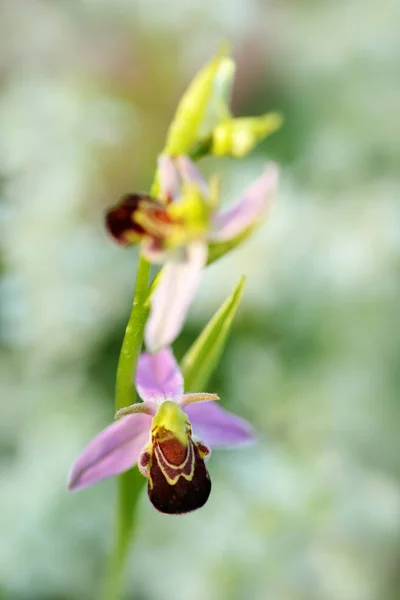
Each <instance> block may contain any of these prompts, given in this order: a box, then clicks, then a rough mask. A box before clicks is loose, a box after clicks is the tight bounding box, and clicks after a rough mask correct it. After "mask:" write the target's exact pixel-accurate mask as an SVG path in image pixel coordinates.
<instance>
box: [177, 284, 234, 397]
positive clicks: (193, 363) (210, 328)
mask: <svg viewBox="0 0 400 600" xmlns="http://www.w3.org/2000/svg"><path fill="white" fill-rule="evenodd" d="M244 281H245V277H244V276H243V277H241V278H240V280H239V282H238V284H237V286H236V288H235V289H234V291H233V293H232V294H231V295H230V296H229V298H227V300H225V302H224V303H223V304H222V306H221V307H220V308H219V309H218V310H217V312H216V313H215V314H214V316H213V317H212V318H211V320H210V321H209V322H208V323H207V325H206V326H205V327H204V329H203V331H202V332H201V333H200V335H199V337H198V338H197V340H196V341H195V342H194V343H193V344H192V346H191V347H190V348H189V350H188V351H187V352H186V354H185V356H184V357H183V359H182V361H181V369H182V373H183V378H184V382H185V392H196V391H198V390H202V389H205V387H206V384H207V381H208V379H209V378H210V376H211V374H212V372H213V371H214V369H215V368H216V367H217V365H218V362H219V359H220V357H221V355H222V351H223V349H224V346H225V344H226V341H227V339H228V335H229V332H230V329H231V327H232V323H233V319H234V317H235V314H236V311H237V309H238V307H239V303H240V300H241V297H242V294H243V286H244Z"/></svg>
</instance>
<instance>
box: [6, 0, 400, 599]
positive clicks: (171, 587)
mask: <svg viewBox="0 0 400 600" xmlns="http://www.w3.org/2000/svg"><path fill="white" fill-rule="evenodd" d="M399 22H400V4H399V2H398V0H384V1H383V2H376V1H374V0H319V1H318V0H279V1H277V0H275V1H274V0H270V1H266V2H262V1H261V0H229V1H228V0H225V1H220V2H216V1H215V0H213V1H212V0H203V1H202V2H199V1H198V0H185V1H181V2H180V1H179V0H170V1H169V2H162V1H160V0H97V2H95V1H94V0H81V1H78V0H64V1H62V0H58V1H57V0H47V1H45V0H43V1H39V0H2V3H1V8H0V50H1V51H0V74H1V98H0V175H1V181H0V188H1V190H0V191H1V205H0V223H1V236H0V244H1V246H0V248H1V249H0V252H1V254H0V259H1V278H0V345H1V346H0V352H1V365H0V370H1V388H0V389H1V397H2V400H1V415H0V481H1V485H0V597H1V599H2V600H85V599H88V600H90V599H96V598H98V593H99V588H100V585H101V581H102V578H103V574H104V566H105V560H106V556H107V554H108V552H109V549H110V546H111V541H112V533H113V516H114V505H113V503H114V499H115V482H114V481H106V482H103V483H101V484H98V485H96V486H95V487H93V488H92V489H88V490H86V491H83V492H81V493H78V494H68V493H67V492H66V489H65V484H66V478H67V474H68V471H69V468H70V465H71V463H72V461H73V460H74V459H75V458H76V456H77V455H78V454H79V452H80V451H81V449H82V448H83V446H84V445H85V444H86V443H87V441H88V440H89V439H90V438H91V436H92V435H93V434H95V433H96V432H97V431H98V430H99V429H100V428H102V427H103V426H104V425H106V424H107V423H108V422H109V421H110V419H111V418H112V415H113V388H114V375H115V368H116V361H117V358H118V352H119V347H120V343H121V340H122V335H123V330H124V325H125V323H126V320H127V317H128V314H129V309H130V302H131V297H132V290H133V283H134V275H135V268H136V258H137V251H136V250H135V249H131V250H122V249H120V248H118V247H116V246H115V245H113V244H112V242H111V241H109V240H108V238H107V236H106V234H105V232H104V229H103V213H104V210H105V208H106V207H107V206H109V205H110V204H113V203H114V202H115V201H116V200H117V199H118V198H119V196H120V195H121V194H122V193H124V192H127V191H137V190H140V189H143V190H145V189H148V186H149V184H150V181H151V177H152V174H153V170H154V165H155V158H156V155H157V152H159V151H160V149H161V147H162V145H163V139H164V135H165V132H166V128H167V126H168V124H169V122H170V119H171V117H172V114H173V110H174V107H175V105H176V103H177V101H178V99H179V97H180V95H181V93H182V91H183V90H184V88H185V86H186V85H187V83H188V81H189V80H190V79H191V77H192V76H193V75H194V74H195V72H196V71H197V69H198V68H199V67H200V66H201V65H202V64H203V63H204V62H205V61H206V60H208V59H209V58H210V57H211V56H212V55H213V54H214V52H215V50H216V48H217V47H218V45H219V43H220V41H221V40H223V39H229V40H230V42H231V44H232V47H233V53H234V57H235V59H236V60H237V63H238V73H237V80H236V85H235V89H234V98H233V107H234V112H235V114H237V115H238V114H258V113H261V112H265V111H266V110H268V109H280V110H282V111H283V113H284V114H285V117H286V122H285V126H284V127H283V129H282V130H281V131H280V132H279V133H277V134H275V135H274V136H272V137H271V138H269V139H268V140H267V141H266V142H264V143H263V144H261V145H260V146H259V147H258V149H257V151H256V152H254V153H253V154H252V155H251V156H250V157H248V158H247V159H246V160H243V161H240V162H235V163H233V162H231V161H230V160H219V161H214V162H213V163H212V164H210V162H209V161H208V162H207V163H206V164H205V168H206V170H208V173H210V172H212V171H218V172H219V173H221V174H222V175H223V187H222V190H223V197H224V200H225V201H226V202H229V201H231V200H232V199H234V198H235V197H236V195H237V194H239V193H240V191H241V190H242V189H243V188H244V187H245V185H246V184H247V183H248V182H250V181H251V179H252V178H253V177H255V176H257V175H258V174H259V173H260V170H261V169H262V167H263V164H264V163H265V161H266V160H268V159H270V158H273V159H275V160H278V161H279V162H280V163H281V164H282V167H283V175H282V183H281V187H280V191H279V195H278V199H277V202H276V204H275V207H274V209H273V211H272V212H271V214H270V218H269V219H268V222H267V223H266V224H265V225H264V226H263V227H262V229H260V230H259V232H258V233H257V234H256V235H255V236H254V237H253V238H252V239H251V240H250V241H249V242H248V243H246V244H245V245H244V246H242V247H241V248H240V249H238V250H237V251H235V252H234V253H232V254H231V255H229V256H228V257H226V258H224V259H222V260H221V261H219V262H217V263H215V264H214V265H213V266H212V267H211V268H210V269H208V270H207V273H206V275H205V278H204V281H203V287H202V289H201V290H200V293H199V294H198V296H197V298H196V301H195V303H194V305H193V307H192V309H191V312H190V318H189V321H188V323H187V326H186V328H185V331H184V334H183V335H182V337H181V338H180V340H179V341H178V342H177V344H176V352H177V354H178V355H182V354H183V352H184V351H185V349H186V348H187V347H188V345H189V344H190V342H191V340H193V339H194V337H195V336H196V334H197V333H198V332H199V331H200V329H201V328H202V326H203V325H204V323H205V322H206V320H207V319H208V318H209V317H210V315H211V314H212V313H213V312H214V311H215V310H216V308H217V307H218V306H219V304H220V303H221V301H222V300H223V299H224V298H225V297H226V296H227V295H228V294H229V293H230V291H231V289H232V287H233V286H234V284H235V283H236V281H237V279H238V277H239V275H241V274H242V273H246V274H247V276H248V277H247V284H246V290H245V297H244V301H243V303H242V306H241V309H240V311H239V315H238V318H237V321H236V323H235V327H234V330H233V333H232V336H231V338H230V342H229V345H228V348H227V350H226V352H225V354H224V357H223V361H222V364H221V367H220V369H219V370H218V373H217V374H216V375H215V377H214V380H213V381H212V383H211V385H210V386H209V388H208V391H215V392H218V393H219V394H220V396H221V397H222V403H223V405H224V406H226V407H229V408H231V409H232V410H235V411H236V412H238V413H239V414H241V415H243V416H244V417H246V418H248V419H249V420H250V421H252V423H254V425H255V426H256V427H257V429H258V431H259V435H260V441H259V443H258V444H257V445H256V446H254V447H251V448H246V449H243V450H236V451H229V452H227V451H226V452H215V453H214V454H213V457H212V460H211V462H210V463H209V466H210V471H211V475H212V479H213V493H212V495H211V497H210V500H209V502H208V504H207V505H206V506H205V507H204V509H202V510H200V511H198V512H197V513H193V514H191V515H188V516H185V517H181V518H173V517H165V516H162V515H160V514H158V513H156V512H155V511H154V510H153V508H152V507H151V505H150V504H149V502H148V501H147V499H146V497H145V496H144V497H143V499H142V501H141V504H140V507H139V523H138V530H137V538H136V542H135V546H134V548H133V550H132V554H131V556H130V559H129V565H128V569H127V580H128V581H127V583H128V585H127V589H128V594H127V598H128V599H132V600H169V599H171V600H188V599H190V600H204V599H207V600H242V599H245V600H246V599H251V600H398V598H399V597H400V591H399V588H400V575H399V574H400V442H399V429H400V405H399V390H400V375H399V367H400V347H399V346H400V344H399V334H400V321H399V292H400V280H399V274H400V226H399V205H398V199H399V192H400V170H399V165H400V142H399V140H400V119H399V107H400V36H399Z"/></svg>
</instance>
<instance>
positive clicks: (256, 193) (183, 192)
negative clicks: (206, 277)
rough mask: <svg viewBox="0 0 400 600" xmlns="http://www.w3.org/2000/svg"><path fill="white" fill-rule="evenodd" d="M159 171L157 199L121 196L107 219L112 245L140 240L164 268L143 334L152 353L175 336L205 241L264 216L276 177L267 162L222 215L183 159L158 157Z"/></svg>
mask: <svg viewBox="0 0 400 600" xmlns="http://www.w3.org/2000/svg"><path fill="white" fill-rule="evenodd" d="M158 173H159V184H160V199H154V198H151V197H150V196H146V195H140V194H136V195H130V196H126V197H125V198H124V199H123V200H122V202H121V203H120V204H119V205H118V206H117V207H116V208H114V209H111V210H110V211H109V212H108V214H107V218H106V224H107V228H108V231H109V232H110V233H111V235H112V236H113V238H114V239H115V240H116V241H118V242H119V243H120V244H123V245H129V244H132V243H135V242H142V249H143V253H144V255H145V256H146V258H147V259H148V260H150V261H151V262H160V263H164V264H165V267H164V269H163V270H162V274H161V276H160V280H159V282H158V284H157V286H156V288H155V290H154V292H153V294H152V297H151V313H150V317H149V319H148V322H147V325H146V330H145V340H146V345H147V348H148V349H149V350H150V351H152V352H154V351H156V350H158V349H159V348H162V347H164V346H169V345H170V344H171V343H172V342H173V341H174V339H175V338H176V337H177V335H178V333H179V332H180V330H181V328H182V325H183V323H184V320H185V316H186V313H187V310H188V308H189V306H190V302H191V300H192V298H193V296H194V294H195V292H196V289H197V286H198V284H199V282H200V277H201V273H202V269H203V267H204V266H205V265H206V263H207V258H208V245H209V243H213V244H215V243H220V244H222V243H226V242H230V241H233V240H236V239H238V238H241V237H243V236H244V235H246V234H247V233H249V232H250V231H251V229H252V228H253V227H254V226H255V225H256V224H257V223H258V222H260V221H261V219H262V218H263V216H264V214H265V212H266V209H267V207H268V206H269V204H270V200H271V198H272V196H273V194H274V192H275V189H276V187H277V183H278V177H279V170H278V167H277V165H276V164H275V163H269V164H268V165H267V167H266V169H265V171H264V173H263V174H262V175H261V176H260V177H258V179H256V180H255V181H254V182H253V183H252V184H251V185H250V186H249V187H248V188H247V190H246V191H245V192H244V193H243V195H242V197H241V198H240V199H239V200H238V201H237V202H236V203H235V204H234V205H233V207H231V208H230V209H228V210H226V211H222V210H219V209H218V208H217V195H218V194H217V191H218V190H217V186H216V185H210V186H209V185H208V183H207V182H206V181H205V180H204V178H203V176H202V175H201V173H200V171H199V170H198V169H197V167H196V166H195V165H194V163H193V162H192V161H191V160H190V159H189V158H187V157H186V156H178V157H176V158H171V157H169V156H166V155H161V156H160V157H159V161H158Z"/></svg>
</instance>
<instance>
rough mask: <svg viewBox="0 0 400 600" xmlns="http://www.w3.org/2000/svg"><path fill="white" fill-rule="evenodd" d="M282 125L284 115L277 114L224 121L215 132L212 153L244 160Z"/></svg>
mask: <svg viewBox="0 0 400 600" xmlns="http://www.w3.org/2000/svg"><path fill="white" fill-rule="evenodd" d="M282 123H283V117H282V115H280V114H279V113H276V112H271V113H267V114H265V115H262V116H260V117H241V118H238V119H228V120H226V121H223V122H221V123H219V125H217V126H216V127H215V129H214V130H213V134H212V143H211V152H212V154H214V155H215V156H233V157H235V158H242V157H243V156H246V154H248V153H249V152H250V151H251V150H253V148H254V147H255V146H256V144H258V142H261V141H262V140H263V139H265V138H266V137H267V136H269V135H271V133H274V132H275V131H277V130H278V129H279V128H280V127H281V125H282Z"/></svg>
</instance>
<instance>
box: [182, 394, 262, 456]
mask: <svg viewBox="0 0 400 600" xmlns="http://www.w3.org/2000/svg"><path fill="white" fill-rule="evenodd" d="M184 410H185V412H186V413H187V414H188V416H189V419H190V422H191V424H192V427H193V433H194V435H195V436H197V437H198V438H199V439H200V440H201V441H202V442H204V443H205V444H206V445H207V446H210V448H221V447H223V446H238V445H240V444H245V443H248V442H251V441H253V440H254V439H255V437H256V434H255V431H254V429H253V427H252V426H251V425H250V423H248V422H247V421H245V420H244V419H242V418H240V417H238V416H236V415H234V414H233V413H231V412H228V411H227V410H224V409H223V408H221V407H220V406H218V404H216V403H215V402H204V403H200V404H189V405H188V406H185V408H184Z"/></svg>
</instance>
